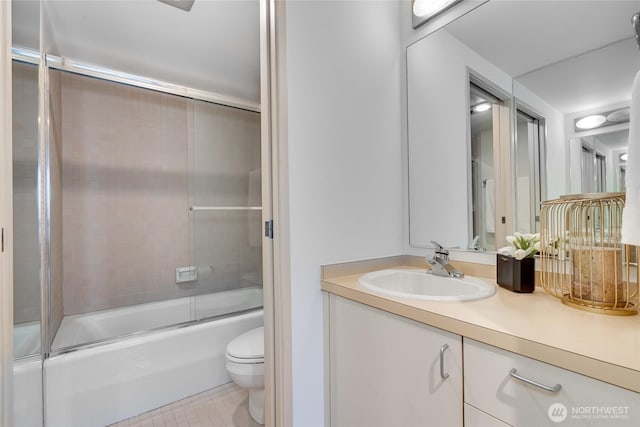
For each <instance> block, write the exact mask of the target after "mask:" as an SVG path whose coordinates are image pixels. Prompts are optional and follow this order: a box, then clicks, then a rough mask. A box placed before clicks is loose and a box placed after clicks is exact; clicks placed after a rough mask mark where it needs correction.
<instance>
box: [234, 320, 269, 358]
mask: <svg viewBox="0 0 640 427" xmlns="http://www.w3.org/2000/svg"><path fill="white" fill-rule="evenodd" d="M227 354H228V355H229V356H232V357H234V358H238V359H259V358H264V326H260V327H259V328H256V329H252V330H250V331H249V332H245V333H244V334H242V335H240V336H237V337H236V338H234V339H233V340H232V341H231V342H230V343H229V345H228V346H227Z"/></svg>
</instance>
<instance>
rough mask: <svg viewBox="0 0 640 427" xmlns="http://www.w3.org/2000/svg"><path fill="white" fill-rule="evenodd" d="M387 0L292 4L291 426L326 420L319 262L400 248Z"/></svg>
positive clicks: (395, 77) (396, 57) (395, 79)
mask: <svg viewBox="0 0 640 427" xmlns="http://www.w3.org/2000/svg"><path fill="white" fill-rule="evenodd" d="M399 4H400V3H398V2H395V1H378V2H361V1H341V2H325V1H296V2H288V3H287V5H286V14H287V17H286V18H287V25H286V32H287V50H286V55H287V81H288V87H287V91H288V156H289V165H288V173H289V202H290V205H289V215H290V230H289V231H290V245H291V246H290V250H291V259H290V262H291V304H292V313H291V321H292V353H293V354H292V364H293V366H292V370H293V393H292V394H293V425H296V426H305V427H308V426H322V425H324V406H323V399H324V394H323V344H322V298H321V292H320V265H322V264H329V263H336V262H341V261H349V260H357V259H366V258H374V257H380V256H387V255H392V254H399V253H401V252H402V237H401V230H402V208H401V206H402V178H401V153H402V141H401V134H402V130H401V103H400V99H401V95H400V93H401V92H400V87H401V86H400V85H401V74H400V70H401V65H400V61H401V44H400V30H399V24H398V22H399V19H400V18H399V10H400V8H399Z"/></svg>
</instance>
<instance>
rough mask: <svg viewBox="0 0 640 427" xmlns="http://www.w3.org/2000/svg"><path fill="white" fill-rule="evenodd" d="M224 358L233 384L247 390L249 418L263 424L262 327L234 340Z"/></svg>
mask: <svg viewBox="0 0 640 427" xmlns="http://www.w3.org/2000/svg"><path fill="white" fill-rule="evenodd" d="M225 358H226V363H225V366H226V367H227V372H228V373H229V376H230V377H231V379H232V380H233V382H235V383H236V384H237V385H238V386H240V387H242V388H246V389H248V390H249V414H250V415H251V418H253V419H254V420H255V421H256V422H257V423H259V424H264V326H260V327H259V328H256V329H252V330H250V331H248V332H245V333H243V334H242V335H239V336H237V337H236V338H234V339H233V340H232V341H231V342H230V343H229V345H228V346H227V352H226V354H225Z"/></svg>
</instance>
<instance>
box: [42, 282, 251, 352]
mask: <svg viewBox="0 0 640 427" xmlns="http://www.w3.org/2000/svg"><path fill="white" fill-rule="evenodd" d="M258 307H262V287H260V286H252V287H246V288H241V289H235V290H231V291H222V292H216V293H212V294H205V295H198V296H196V297H184V298H176V299H171V300H167V301H160V302H152V303H147V304H138V305H132V306H128V307H122V308H114V309H110V310H100V311H96V312H92V313H87V314H77V315H73V316H65V317H64V319H62V322H61V323H60V327H59V328H58V332H57V333H56V336H55V338H54V340H53V343H52V345H51V348H52V349H53V350H60V349H63V348H66V347H71V346H75V345H78V344H85V343H91V342H96V341H103V340H106V339H109V338H113V337H121V336H125V335H129V334H132V333H135V332H138V331H150V330H152V329H158V328H162V327H166V326H171V325H177V324H180V323H185V322H189V321H191V320H192V319H203V318H207V317H215V316H222V315H225V314H228V313H236V312H239V311H243V310H249V309H252V308H258Z"/></svg>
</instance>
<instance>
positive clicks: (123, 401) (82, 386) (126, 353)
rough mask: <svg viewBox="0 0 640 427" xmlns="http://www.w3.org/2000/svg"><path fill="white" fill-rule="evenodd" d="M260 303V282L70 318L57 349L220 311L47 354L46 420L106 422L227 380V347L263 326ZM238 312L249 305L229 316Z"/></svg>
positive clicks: (56, 423) (51, 424)
mask: <svg viewBox="0 0 640 427" xmlns="http://www.w3.org/2000/svg"><path fill="white" fill-rule="evenodd" d="M261 306H262V290H261V288H244V289H239V290H237V291H225V292H220V293H217V294H210V295H204V296H198V297H197V298H180V299H177V300H172V301H165V302H160V303H150V304H142V305H138V306H132V307H125V308H121V309H113V310H104V311H100V312H96V313H89V314H84V315H79V316H69V317H68V318H65V319H64V320H63V322H62V324H61V326H60V329H59V332H58V334H57V335H56V340H58V341H57V342H56V341H55V340H54V346H55V344H57V345H58V346H59V347H55V348H61V347H66V346H68V345H75V344H78V343H80V342H87V341H94V342H95V341H99V340H103V339H105V338H110V337H113V336H117V335H123V334H126V333H131V332H133V331H132V330H131V329H132V326H133V327H134V328H135V329H136V330H141V329H155V328H161V327H163V326H166V325H169V324H175V323H180V321H188V320H189V319H190V318H191V317H190V316H191V315H192V314H194V313H197V314H198V316H200V317H209V316H223V317H221V318H218V319H215V318H214V319H213V320H210V321H206V322H200V323H197V324H194V325H188V326H184V327H179V328H169V329H164V330H162V329H161V330H156V331H153V332H149V333H144V334H134V335H132V336H130V337H126V338H123V339H119V340H117V341H114V342H110V343H107V344H102V345H97V346H94V347H89V348H83V349H80V350H76V351H72V352H68V353H63V354H59V355H56V356H53V357H50V358H49V359H47V360H45V362H44V365H45V419H46V420H47V426H48V427H73V426H78V427H89V426H105V425H108V424H111V423H115V422H117V421H120V420H123V419H126V418H129V417H132V416H135V415H138V414H140V413H143V412H146V411H149V410H152V409H155V408H158V407H160V406H163V405H166V404H168V403H171V402H174V401H176V400H180V399H182V398H185V397H187V396H191V395H193V394H196V393H200V392H202V391H205V390H207V389H210V388H213V387H216V386H219V385H222V384H225V383H227V382H229V381H230V379H229V376H228V375H227V372H226V369H225V367H224V354H225V349H226V346H227V344H228V343H229V342H230V341H231V340H232V339H233V338H235V337H236V336H238V335H240V334H241V333H243V332H246V331H248V330H250V329H253V328H257V327H259V326H261V325H262V324H263V312H262V309H261V308H256V307H261ZM251 309H253V310H251ZM240 310H250V311H244V312H242V313H240V314H237V315H231V316H224V315H225V314H227V313H230V312H238V311H240ZM185 315H186V316H187V317H186V318H184V320H181V319H183V317H182V316H185ZM67 320H68V321H67ZM65 321H67V322H66V323H65ZM93 334H95V335H93ZM74 343H75V344H74Z"/></svg>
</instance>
